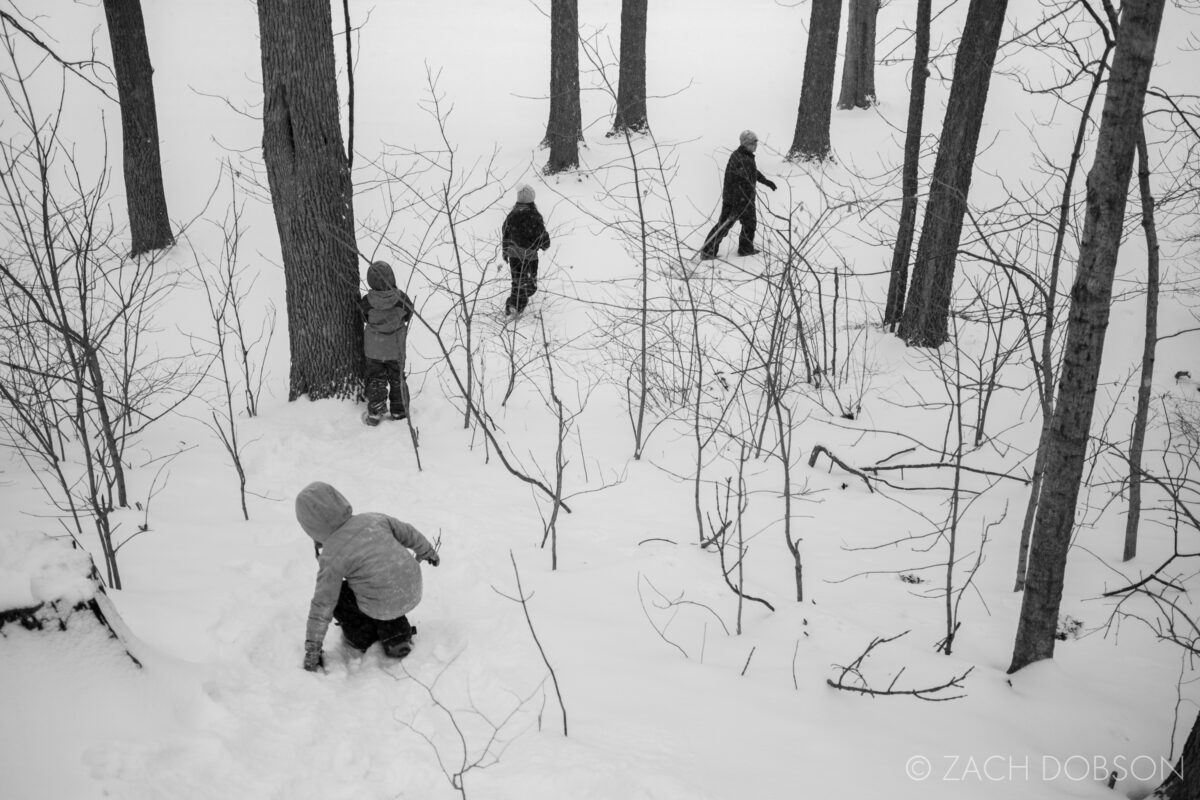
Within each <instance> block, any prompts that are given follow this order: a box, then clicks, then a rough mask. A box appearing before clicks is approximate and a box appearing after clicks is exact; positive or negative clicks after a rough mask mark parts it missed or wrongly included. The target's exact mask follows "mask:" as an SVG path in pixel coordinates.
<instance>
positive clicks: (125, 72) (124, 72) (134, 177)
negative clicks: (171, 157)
mask: <svg viewBox="0 0 1200 800" xmlns="http://www.w3.org/2000/svg"><path fill="white" fill-rule="evenodd" d="M104 16H105V18H106V19H107V21H108V39H109V42H110V43H111V44H112V56H113V71H114V72H116V74H117V94H118V97H119V98H120V100H121V141H122V146H123V152H124V159H123V162H122V166H123V168H124V170H123V171H124V173H125V205H126V208H127V209H128V212H129V233H130V238H131V244H130V250H131V252H132V253H133V255H135V256H136V255H140V254H142V253H147V252H149V251H151V250H158V249H160V248H163V247H170V246H171V245H172V244H174V243H175V236H174V234H172V233H171V220H170V218H169V217H168V216H167V196H166V193H165V192H164V191H163V179H162V160H161V158H160V156H159V152H158V112H157V110H156V109H155V105H154V68H153V67H152V66H151V65H150V47H149V45H148V44H147V43H146V23H145V20H143V18H142V3H141V0H104Z"/></svg>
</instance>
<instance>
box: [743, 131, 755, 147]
mask: <svg viewBox="0 0 1200 800" xmlns="http://www.w3.org/2000/svg"><path fill="white" fill-rule="evenodd" d="M757 141H758V134H756V133H755V132H754V131H752V130H744V131H742V135H741V136H739V137H738V143H739V144H741V145H742V147H745V146H746V145H748V144H752V143H754V142H757Z"/></svg>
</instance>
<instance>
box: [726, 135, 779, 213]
mask: <svg viewBox="0 0 1200 800" xmlns="http://www.w3.org/2000/svg"><path fill="white" fill-rule="evenodd" d="M756 182H757V183H762V184H765V185H767V186H770V185H771V182H770V181H769V180H767V179H766V178H765V177H764V176H763V174H762V173H761V172H759V171H758V167H757V166H756V165H755V162H754V153H751V152H750V151H749V150H747V149H746V148H744V147H739V148H738V149H737V150H734V151H733V153H732V154H731V155H730V156H729V163H728V164H726V165H725V188H724V189H723V190H722V192H721V200H722V201H723V202H724V203H725V204H726V205H730V206H743V205H753V204H754V184H755V183H756Z"/></svg>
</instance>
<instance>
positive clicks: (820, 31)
mask: <svg viewBox="0 0 1200 800" xmlns="http://www.w3.org/2000/svg"><path fill="white" fill-rule="evenodd" d="M841 18H842V0H813V4H812V14H811V16H810V17H809V23H808V49H807V51H806V52H805V54H804V80H803V82H802V83H801V86H800V108H799V111H798V112H797V114H796V134H795V136H793V137H792V147H791V149H790V150H788V155H787V157H788V159H789V160H796V159H799V160H804V161H811V160H817V161H819V160H823V159H826V158H828V157H829V115H830V109H831V107H832V105H833V73H834V70H835V69H836V68H837V43H838V25H839V24H840V22H841Z"/></svg>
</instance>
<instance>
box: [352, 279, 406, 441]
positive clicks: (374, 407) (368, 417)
mask: <svg viewBox="0 0 1200 800" xmlns="http://www.w3.org/2000/svg"><path fill="white" fill-rule="evenodd" d="M367 286H368V287H370V291H368V292H367V293H366V294H365V295H363V297H362V299H361V300H360V301H359V308H360V310H361V311H362V315H363V320H364V321H365V322H366V325H367V327H366V330H365V331H363V352H364V354H365V355H366V357H367V358H366V360H367V363H366V379H367V413H366V414H365V415H364V416H363V422H365V423H367V424H368V425H378V424H379V421H380V420H381V419H383V415H384V414H386V413H389V412H390V413H391V416H392V419H404V418H405V417H407V416H408V384H407V383H406V382H405V380H404V350H405V347H406V346H407V344H408V323H409V321H410V320H411V319H412V315H413V304H412V300H410V299H409V297H408V295H406V294H405V293H404V292H403V291H401V290H400V289H398V288H396V276H395V274H394V273H393V272H392V266H391V264H389V263H387V262H386V261H376V262H375V263H373V264H372V265H371V266H370V268H369V269H368V270H367Z"/></svg>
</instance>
